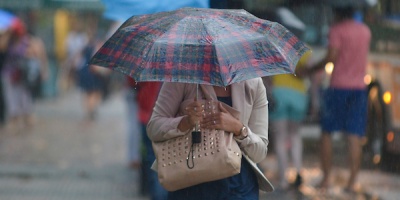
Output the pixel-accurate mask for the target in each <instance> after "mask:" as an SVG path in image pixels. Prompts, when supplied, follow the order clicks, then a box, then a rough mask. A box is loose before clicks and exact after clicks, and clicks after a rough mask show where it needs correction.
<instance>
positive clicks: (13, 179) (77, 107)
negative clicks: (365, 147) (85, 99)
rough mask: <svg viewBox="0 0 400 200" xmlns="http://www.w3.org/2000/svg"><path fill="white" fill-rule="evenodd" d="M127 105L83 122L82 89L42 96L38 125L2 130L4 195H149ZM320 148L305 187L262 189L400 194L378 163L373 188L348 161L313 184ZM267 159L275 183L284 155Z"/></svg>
mask: <svg viewBox="0 0 400 200" xmlns="http://www.w3.org/2000/svg"><path fill="white" fill-rule="evenodd" d="M124 106H125V102H124V98H123V96H122V95H121V94H116V95H113V96H111V97H110V99H108V100H107V101H106V102H105V103H104V104H103V105H102V107H101V108H100V110H99V118H98V121H97V122H96V123H95V124H93V126H91V127H87V126H83V125H82V121H81V119H82V116H83V112H82V111H81V99H80V96H79V93H78V92H77V91H72V92H70V93H68V94H65V95H64V96H62V97H60V98H58V99H56V100H44V101H41V102H38V104H37V105H36V113H37V124H36V126H35V127H34V128H33V129H31V130H25V131H20V132H18V133H13V134H11V133H6V132H4V131H2V132H0V200H3V199H4V200H46V199H49V200H111V199H112V200H128V199H129V200H145V199H148V198H146V197H142V196H140V194H139V185H138V182H137V181H136V180H138V177H139V175H138V173H137V172H135V171H131V170H129V169H128V168H127V167H126V159H125V158H126V141H127V140H126V133H125V128H126V125H125V123H126V120H125V116H126V115H125V112H124ZM314 129H315V127H314ZM304 130H306V129H304ZM306 132H307V130H306ZM311 138H312V137H311ZM315 156H316V155H315V154H307V155H305V158H304V160H305V161H304V162H305V170H304V181H305V186H304V187H303V188H302V189H301V191H300V192H299V191H288V192H279V191H276V192H273V193H267V194H262V196H261V198H260V199H277V200H278V199H279V200H281V199H282V200H285V199H287V200H289V199H290V200H292V199H383V200H394V199H399V198H400V191H399V190H398V188H400V176H399V175H395V174H388V173H383V172H380V171H371V170H368V171H367V170H362V172H361V174H360V177H359V181H360V182H361V183H362V184H363V188H364V189H365V192H364V193H362V194H361V195H358V196H349V195H346V194H344V193H343V192H342V191H341V187H340V185H342V184H343V179H345V177H346V176H345V173H344V172H343V171H342V170H340V169H339V170H336V171H337V173H336V174H337V175H336V176H335V177H336V178H335V187H333V188H332V189H330V190H329V191H328V192H327V193H324V194H322V193H319V192H318V191H317V190H315V189H314V187H313V186H315V185H316V183H317V182H318V180H319V179H320V177H321V173H320V171H319V163H318V162H316V157H315ZM263 166H264V167H265V168H266V169H267V171H266V175H267V177H268V178H270V179H271V181H272V182H273V183H275V181H276V177H275V176H276V171H277V163H276V159H275V156H274V154H273V153H271V154H269V156H268V158H267V160H266V162H265V163H264V165H263ZM336 185H338V186H336Z"/></svg>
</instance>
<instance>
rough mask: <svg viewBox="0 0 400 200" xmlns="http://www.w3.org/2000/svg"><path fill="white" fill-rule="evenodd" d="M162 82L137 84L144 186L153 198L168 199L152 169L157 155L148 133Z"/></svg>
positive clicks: (145, 190)
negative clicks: (148, 124) (142, 146)
mask: <svg viewBox="0 0 400 200" xmlns="http://www.w3.org/2000/svg"><path fill="white" fill-rule="evenodd" d="M160 88H161V82H139V83H137V85H136V91H137V102H138V108H139V115H138V116H139V123H140V127H141V133H142V142H143V145H144V148H143V151H144V152H143V157H142V184H143V185H142V187H144V188H143V190H144V192H145V193H149V194H150V197H151V199H152V200H165V199H167V191H166V190H165V189H164V188H163V187H162V186H161V184H160V182H159V181H158V175H157V173H156V172H154V171H153V170H152V169H151V165H152V164H153V162H154V160H155V159H156V156H155V154H154V150H153V146H152V144H151V140H150V139H149V137H148V134H147V130H146V127H147V123H148V122H149V120H150V117H151V114H152V113H153V108H154V105H155V103H156V100H157V97H158V93H159V91H160Z"/></svg>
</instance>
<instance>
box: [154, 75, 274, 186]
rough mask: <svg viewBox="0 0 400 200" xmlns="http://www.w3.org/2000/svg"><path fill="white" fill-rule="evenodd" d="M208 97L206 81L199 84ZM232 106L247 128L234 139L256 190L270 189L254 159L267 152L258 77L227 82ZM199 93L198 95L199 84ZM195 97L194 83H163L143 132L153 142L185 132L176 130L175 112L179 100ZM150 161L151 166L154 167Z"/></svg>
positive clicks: (262, 92)
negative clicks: (245, 134)
mask: <svg viewBox="0 0 400 200" xmlns="http://www.w3.org/2000/svg"><path fill="white" fill-rule="evenodd" d="M202 87H203V88H204V89H205V90H206V91H207V92H208V93H209V95H210V96H211V98H212V99H217V96H216V94H215V92H214V89H213V87H212V86H210V85H202ZM231 90H232V104H233V106H232V107H233V108H234V109H236V110H237V111H239V112H240V115H239V120H240V121H241V122H242V123H243V124H244V125H246V126H247V127H248V128H249V134H248V137H247V138H245V139H243V140H236V141H237V143H238V144H239V147H240V148H241V150H242V153H243V155H244V157H245V158H246V159H247V160H248V161H249V163H250V164H251V166H252V167H253V170H254V171H255V173H256V175H257V179H258V184H259V187H260V190H263V191H267V192H270V191H273V186H272V184H271V183H270V182H269V181H268V179H267V178H266V177H265V176H264V174H263V173H262V172H261V171H260V170H259V168H258V167H257V165H256V163H259V162H261V161H262V160H264V159H265V158H266V156H267V151H268V101H267V97H266V91H265V87H264V84H263V82H262V80H261V78H256V79H251V80H247V81H243V82H240V83H234V84H232V85H231ZM199 95H200V96H201V95H202V92H201V89H200V88H199ZM195 97H196V84H188V83H164V84H163V86H162V88H161V91H160V94H159V96H158V99H157V102H156V104H155V107H154V110H153V114H152V116H151V118H150V121H149V123H148V125H147V134H148V136H149V138H150V140H152V141H154V142H160V141H165V140H168V139H170V138H174V137H177V136H182V135H185V134H186V132H181V131H179V130H178V128H177V127H178V124H179V123H180V121H181V119H182V118H183V116H177V115H178V112H179V108H180V104H181V103H182V102H183V101H184V100H186V99H194V98H195ZM156 168H157V165H156V164H153V166H152V169H154V170H157V169H156Z"/></svg>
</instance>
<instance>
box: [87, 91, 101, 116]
mask: <svg viewBox="0 0 400 200" xmlns="http://www.w3.org/2000/svg"><path fill="white" fill-rule="evenodd" d="M86 95H87V96H86V109H87V116H88V119H89V121H93V120H95V118H96V111H97V107H98V105H99V104H100V102H101V92H100V91H90V92H88V93H87V94H86Z"/></svg>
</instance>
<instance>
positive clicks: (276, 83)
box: [268, 51, 311, 190]
mask: <svg viewBox="0 0 400 200" xmlns="http://www.w3.org/2000/svg"><path fill="white" fill-rule="evenodd" d="M310 55H311V52H310V51H308V52H307V53H305V54H304V55H303V56H302V58H301V59H300V61H299V62H298V64H297V66H296V69H297V70H298V69H300V68H303V67H306V64H307V62H308V60H309V58H310ZM271 78H272V81H270V82H271V84H270V85H268V88H269V90H271V89H272V95H271V96H270V100H269V101H270V102H271V106H272V107H271V108H270V122H271V129H270V130H271V132H272V135H273V137H272V138H273V141H274V145H273V147H274V150H275V153H276V155H277V158H278V170H279V188H280V189H282V190H286V189H288V188H289V183H288V180H287V176H286V172H287V170H288V167H289V159H288V156H289V155H290V156H291V158H292V159H291V160H292V161H293V162H292V163H293V165H294V168H295V169H296V179H295V181H294V183H293V186H294V187H295V188H298V187H299V186H300V185H301V184H302V182H303V178H302V176H301V169H302V167H303V166H302V165H303V164H302V154H303V141H302V138H301V135H300V133H299V128H300V125H301V123H302V121H303V120H304V119H305V117H306V114H307V111H308V109H307V108H308V96H307V87H306V84H305V81H304V79H303V78H301V77H299V76H295V75H293V74H282V75H276V76H273V77H271ZM272 102H273V103H272ZM289 152H290V153H289Z"/></svg>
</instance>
